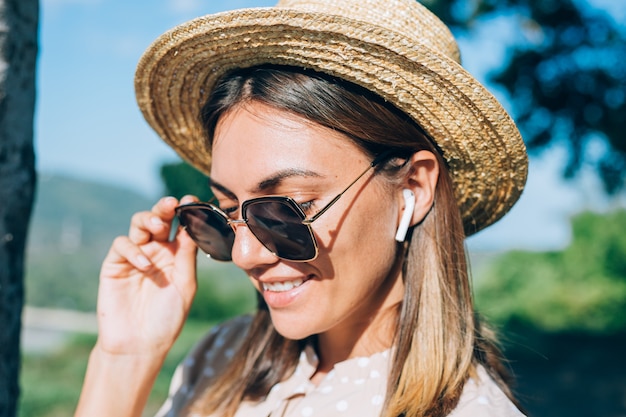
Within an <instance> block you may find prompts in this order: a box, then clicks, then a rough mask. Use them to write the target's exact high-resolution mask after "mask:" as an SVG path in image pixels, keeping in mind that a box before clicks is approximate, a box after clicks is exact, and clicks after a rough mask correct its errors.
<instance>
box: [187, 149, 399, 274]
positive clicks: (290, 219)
mask: <svg viewBox="0 0 626 417" xmlns="http://www.w3.org/2000/svg"><path fill="white" fill-rule="evenodd" d="M389 156H390V152H383V153H382V154H380V155H379V156H377V157H376V158H375V159H374V160H373V161H372V162H371V163H370V165H369V166H368V167H367V169H366V170H365V171H363V172H362V173H361V174H360V175H359V176H358V177H357V178H356V179H355V180H354V181H352V182H351V183H350V184H349V185H348V186H347V187H346V188H345V189H344V190H343V191H342V192H340V193H339V194H337V196H335V198H333V199H332V200H331V201H330V202H329V203H328V204H327V205H326V206H324V207H323V208H322V209H320V210H319V211H318V212H317V213H316V214H315V215H313V216H312V217H310V218H307V217H306V214H305V213H304V211H303V210H302V208H301V207H300V205H299V204H298V203H297V202H296V201H295V200H294V199H292V198H291V197H286V196H267V197H259V198H253V199H251V200H246V201H244V202H243V203H242V204H241V220H235V219H231V218H230V217H228V215H227V214H226V213H225V212H224V211H222V210H221V209H220V208H219V207H217V206H215V205H213V204H211V203H190V204H183V205H180V206H178V207H177V208H176V216H177V217H178V221H179V222H180V224H181V226H182V227H183V228H184V229H185V230H186V231H187V233H188V234H189V236H190V237H191V238H192V239H193V240H194V242H196V244H197V245H198V247H199V248H200V249H202V251H203V252H205V253H206V254H207V255H208V256H209V257H211V258H212V259H215V260H217V261H230V260H232V250H233V243H234V241H235V228H236V225H238V224H245V225H246V226H247V227H248V229H249V230H250V231H251V232H252V234H253V235H254V236H255V237H256V238H257V239H258V240H259V242H261V244H262V245H263V246H265V247H266V248H267V249H268V250H269V251H270V252H271V253H273V254H274V255H275V256H277V257H278V258H280V259H284V260H287V261H295V262H306V261H312V260H313V259H315V258H316V257H317V254H318V252H319V249H318V245H317V241H316V240H315V235H314V234H313V229H312V228H311V224H312V223H313V222H314V221H315V220H317V219H319V218H320V216H321V215H322V214H324V213H325V212H326V211H327V210H328V209H329V208H331V207H332V206H333V204H335V203H336V202H337V201H338V200H339V199H340V198H341V196H342V195H343V194H344V193H345V192H346V191H348V190H349V189H350V187H352V186H353V185H354V184H355V183H356V182H357V181H358V180H359V179H360V178H361V177H362V176H364V175H365V174H366V173H367V172H368V171H369V170H370V169H372V168H374V167H376V166H377V165H379V164H380V163H381V162H383V161H384V160H386V159H388V158H389Z"/></svg>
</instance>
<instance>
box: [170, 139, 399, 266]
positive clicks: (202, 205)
mask: <svg viewBox="0 0 626 417" xmlns="http://www.w3.org/2000/svg"><path fill="white" fill-rule="evenodd" d="M391 153H392V151H387V152H383V153H381V154H380V155H378V156H377V157H376V158H374V160H373V161H372V162H371V163H370V164H369V166H368V167H367V168H366V169H365V170H364V171H363V172H361V173H360V174H359V176H358V177H356V178H355V179H354V180H353V181H352V182H351V183H350V184H348V186H347V187H345V188H344V189H343V191H341V192H340V193H339V194H337V195H336V196H335V197H334V198H333V199H332V200H330V202H328V204H326V205H325V206H324V207H322V208H321V209H320V210H319V211H318V212H317V213H315V214H314V215H313V216H311V217H309V218H307V217H306V213H305V212H304V210H302V207H300V205H299V204H298V203H297V202H296V201H295V200H294V199H293V198H291V197H289V196H279V195H270V196H262V197H257V198H252V199H249V200H245V201H244V202H243V203H241V218H240V219H231V218H230V217H229V216H228V215H227V214H226V213H225V212H224V211H223V210H222V209H220V208H219V207H218V206H216V205H214V204H212V203H207V202H194V203H187V204H181V205H180V206H178V207H176V209H175V213H176V217H177V218H178V220H179V223H180V224H181V225H183V228H184V229H185V230H187V232H188V233H189V236H190V237H191V238H192V239H193V240H194V241H195V242H196V244H198V242H197V239H196V238H195V237H194V235H195V234H194V233H193V232H190V231H189V230H188V227H187V226H186V225H185V222H184V221H182V218H181V214H182V212H183V211H187V210H193V209H203V210H209V211H211V212H213V213H216V214H218V215H219V217H221V218H223V219H224V221H225V224H226V225H229V226H230V227H231V228H232V230H233V234H235V233H236V226H237V225H238V224H245V225H246V226H247V227H248V229H249V230H250V232H252V234H253V235H254V237H255V238H256V239H257V240H258V241H259V242H260V243H261V244H262V245H263V247H264V248H266V249H267V250H268V251H270V252H271V253H272V254H273V255H274V256H276V257H277V258H279V259H283V260H285V261H290V262H310V261H313V260H315V258H317V256H318V254H319V246H318V244H317V239H316V238H315V234H314V233H313V228H312V227H311V224H312V223H313V222H314V221H316V220H317V219H319V218H320V217H321V216H322V215H323V214H324V213H326V211H328V210H329V209H330V208H331V207H332V206H333V205H334V204H335V203H336V202H337V201H339V199H340V198H341V196H343V195H344V194H345V193H346V192H347V191H348V190H349V189H350V188H351V187H352V186H353V185H354V184H356V182H357V181H358V180H360V179H361V177H363V176H364V175H365V174H367V173H368V172H369V170H370V169H372V168H375V167H376V166H377V165H379V164H380V163H381V162H383V161H385V160H387V159H389V157H390V156H391ZM264 201H278V202H282V203H285V204H286V205H288V206H289V207H290V208H292V209H293V210H294V211H295V212H296V213H297V214H298V215H299V216H300V217H301V221H302V225H304V226H306V227H307V229H308V231H309V235H310V237H311V242H312V243H313V247H314V252H315V253H314V255H313V257H311V258H307V259H288V258H285V257H281V256H279V255H278V254H277V253H275V252H274V251H273V250H272V249H271V248H269V247H268V245H267V244H266V243H264V242H263V241H262V240H261V239H260V238H259V237H258V235H257V233H255V232H254V228H250V226H249V224H248V221H249V219H248V218H247V208H248V207H249V206H250V205H254V204H260V203H263V202H264ZM198 240H199V239H198ZM198 246H200V245H198ZM231 251H232V248H231ZM205 253H206V252H205ZM207 255H208V256H209V257H211V254H208V253H207ZM216 260H220V259H216ZM220 261H224V262H230V261H232V256H231V257H230V259H224V260H220Z"/></svg>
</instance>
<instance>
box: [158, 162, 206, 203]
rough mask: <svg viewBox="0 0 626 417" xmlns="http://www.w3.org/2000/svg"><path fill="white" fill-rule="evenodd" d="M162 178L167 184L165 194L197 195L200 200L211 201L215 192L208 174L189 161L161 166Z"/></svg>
mask: <svg viewBox="0 0 626 417" xmlns="http://www.w3.org/2000/svg"><path fill="white" fill-rule="evenodd" d="M161 179H162V180H163V183H164V184H165V194H167V195H171V196H173V197H176V198H181V197H183V196H185V195H188V194H190V195H195V196H197V197H198V198H199V199H200V201H209V200H211V199H212V198H213V193H211V189H210V188H209V180H208V178H207V176H206V175H204V174H202V173H201V172H200V171H198V170H197V169H195V168H194V167H192V166H191V165H189V164H188V163H187V162H174V163H170V164H165V165H163V166H162V167H161Z"/></svg>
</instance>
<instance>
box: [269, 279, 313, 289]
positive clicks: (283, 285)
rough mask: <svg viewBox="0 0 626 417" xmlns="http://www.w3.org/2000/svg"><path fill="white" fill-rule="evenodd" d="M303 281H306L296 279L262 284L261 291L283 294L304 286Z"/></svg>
mask: <svg viewBox="0 0 626 417" xmlns="http://www.w3.org/2000/svg"><path fill="white" fill-rule="evenodd" d="M305 281H306V280H304V279H302V278H298V279H295V280H293V281H284V282H264V283H263V291H272V292H285V291H289V290H293V289H294V288H297V287H299V286H300V285H302V284H304V282H305Z"/></svg>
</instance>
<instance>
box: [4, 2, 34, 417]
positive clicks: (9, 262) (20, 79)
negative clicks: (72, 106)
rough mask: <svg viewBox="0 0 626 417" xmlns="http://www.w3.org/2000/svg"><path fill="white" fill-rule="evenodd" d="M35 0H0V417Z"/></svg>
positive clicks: (25, 201) (27, 150)
mask: <svg viewBox="0 0 626 417" xmlns="http://www.w3.org/2000/svg"><path fill="white" fill-rule="evenodd" d="M38 20H39V2H38V0H0V417H15V416H16V415H17V404H18V398H19V391H20V390H19V370H20V333H21V332H20V330H21V321H22V320H21V315H22V306H23V303H24V279H23V277H24V249H25V246H26V235H27V231H28V223H29V220H30V214H31V211H32V206H33V196H34V191H35V181H36V173H35V156H34V149H33V130H34V129H33V119H34V112H35V69H36V62H37V36H38Z"/></svg>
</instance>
